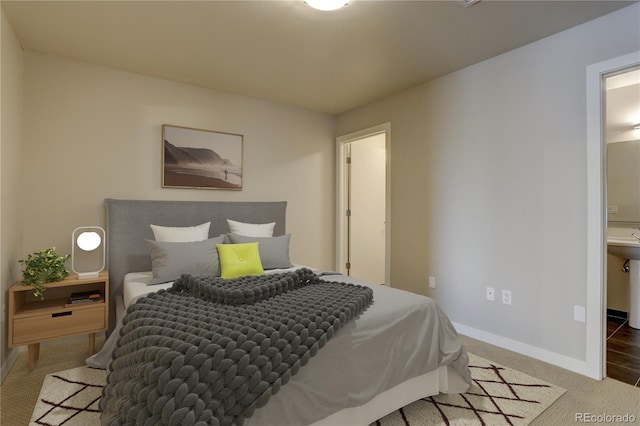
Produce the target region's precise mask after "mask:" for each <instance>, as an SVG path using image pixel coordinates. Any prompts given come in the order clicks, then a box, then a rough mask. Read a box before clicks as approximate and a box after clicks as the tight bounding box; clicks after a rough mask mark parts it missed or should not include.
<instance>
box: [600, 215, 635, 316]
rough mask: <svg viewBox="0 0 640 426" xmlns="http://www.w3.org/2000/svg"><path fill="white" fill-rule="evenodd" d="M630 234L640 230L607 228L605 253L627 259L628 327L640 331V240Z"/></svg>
mask: <svg viewBox="0 0 640 426" xmlns="http://www.w3.org/2000/svg"><path fill="white" fill-rule="evenodd" d="M632 234H636V235H640V230H639V229H636V228H615V227H609V228H607V251H608V252H609V253H611V254H613V255H615V256H619V257H621V258H623V259H625V260H626V259H629V261H628V264H629V268H628V269H627V272H628V273H629V326H630V327H632V328H636V329H640V239H638V238H636V237H634V236H633V235H632ZM625 263H626V262H625Z"/></svg>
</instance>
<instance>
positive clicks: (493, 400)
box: [30, 354, 565, 426]
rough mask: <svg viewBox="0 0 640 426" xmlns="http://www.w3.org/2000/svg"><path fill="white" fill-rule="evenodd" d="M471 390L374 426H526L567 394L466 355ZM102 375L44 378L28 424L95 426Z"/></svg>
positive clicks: (87, 371)
mask: <svg viewBox="0 0 640 426" xmlns="http://www.w3.org/2000/svg"><path fill="white" fill-rule="evenodd" d="M469 357H470V369H471V375H472V377H473V386H472V387H471V388H470V389H469V391H467V392H466V393H465V394H462V395H438V396H435V397H430V398H424V399H422V400H420V401H417V402H415V403H413V404H410V405H408V406H406V407H404V408H402V409H400V410H397V411H395V412H394V413H391V414H389V415H388V416H386V417H384V418H383V419H381V420H379V421H377V422H375V423H374V424H373V425H375V426H396V425H402V426H422V425H495V426H498V425H528V424H530V423H531V421H532V420H533V419H534V418H535V417H537V416H538V415H539V414H540V413H541V412H543V411H544V410H545V409H546V408H547V407H549V406H550V405H551V404H552V403H553V402H554V401H555V400H556V399H558V398H559V397H560V396H561V395H562V394H563V393H564V392H565V390H564V389H562V388H560V387H557V386H554V385H551V384H549V383H546V382H543V381H541V380H538V379H535V378H533V377H531V376H528V375H526V374H523V373H520V372H519V371H517V370H514V369H511V368H508V367H504V366H501V365H499V364H496V363H494V362H492V361H489V360H486V359H484V358H480V357H478V356H475V355H473V354H469ZM105 379H106V372H105V371H104V370H99V369H93V368H88V367H78V368H74V369H70V370H65V371H61V372H56V373H53V374H49V375H47V377H46V378H45V380H44V384H43V386H42V390H41V391H40V395H39V396H38V402H37V404H36V407H35V409H34V411H33V415H32V416H31V422H30V424H31V425H69V426H73V425H78V426H83V425H94V424H95V425H98V424H99V423H100V420H99V416H100V411H99V409H98V403H99V401H100V396H101V391H102V387H103V386H104V384H105Z"/></svg>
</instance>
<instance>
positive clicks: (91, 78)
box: [23, 53, 335, 268]
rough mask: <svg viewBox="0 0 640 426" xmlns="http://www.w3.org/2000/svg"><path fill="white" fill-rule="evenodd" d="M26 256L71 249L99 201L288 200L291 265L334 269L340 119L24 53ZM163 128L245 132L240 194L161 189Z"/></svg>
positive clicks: (94, 219)
mask: <svg viewBox="0 0 640 426" xmlns="http://www.w3.org/2000/svg"><path fill="white" fill-rule="evenodd" d="M24 104H25V115H24V116H25V122H26V123H28V125H26V126H25V131H24V149H25V169H24V178H25V183H24V205H25V213H24V240H23V241H24V252H25V253H29V252H32V251H35V250H39V249H40V248H44V247H49V246H56V247H57V248H58V249H59V251H60V252H61V253H68V252H69V251H70V247H71V244H70V238H71V237H70V235H71V232H72V230H73V229H74V228H75V227H77V226H81V225H92V224H98V225H104V221H105V219H104V207H103V200H104V198H107V197H110V198H125V199H171V200H257V201H262V200H286V201H288V203H289V204H288V209H287V230H288V231H289V232H291V233H292V234H293V236H292V242H291V253H292V260H293V261H294V262H297V263H302V264H307V265H313V266H317V267H320V268H332V267H333V263H334V254H333V253H334V242H335V236H334V231H333V230H334V222H335V218H334V216H335V214H334V205H335V202H334V189H335V178H334V169H335V166H334V157H335V154H334V120H335V119H334V118H333V117H332V116H329V115H325V114H319V113H314V112H309V111H305V110H301V109H297V108H292V107H287V106H283V105H279V104H275V103H270V102H266V101H261V100H256V99H251V98H247V97H242V96H237V95H233V94H228V93H222V92H217V91H212V90H208V89H203V88H200V87H195V86H190V85H185V84H181V83H175V82H170V81H166V80H161V79H157V78H152V77H146V76H142V75H138V74H133V73H128V72H122V71H117V70H113V69H109V68H105V67H101V66H95V65H90V64H87V63H81V62H76V61H72V60H68V59H63V58H60V57H56V56H50V55H41V54H37V53H25V101H24ZM163 123H166V124H174V125H179V126H186V127H193V128H199V129H207V130H217V131H222V132H229V133H237V134H242V135H244V164H243V166H244V180H243V186H244V188H243V190H242V191H222V190H197V189H169V188H162V187H161V155H162V151H161V149H162V143H161V126H162V124H163Z"/></svg>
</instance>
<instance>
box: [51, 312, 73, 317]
mask: <svg viewBox="0 0 640 426" xmlns="http://www.w3.org/2000/svg"><path fill="white" fill-rule="evenodd" d="M72 313H73V311H67V312H58V313H56V314H51V318H56V317H65V316H67V315H71V314H72Z"/></svg>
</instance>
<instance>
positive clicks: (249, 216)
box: [104, 198, 287, 329]
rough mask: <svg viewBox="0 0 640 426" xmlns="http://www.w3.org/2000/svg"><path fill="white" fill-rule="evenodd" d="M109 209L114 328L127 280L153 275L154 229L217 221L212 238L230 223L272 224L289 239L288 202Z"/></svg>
mask: <svg viewBox="0 0 640 426" xmlns="http://www.w3.org/2000/svg"><path fill="white" fill-rule="evenodd" d="M104 203H105V207H106V210H107V269H108V270H109V290H110V300H109V302H110V306H111V307H112V308H111V311H112V312H110V313H109V324H110V326H111V327H110V328H111V329H113V327H114V326H115V306H116V303H115V298H116V297H120V296H121V295H122V283H123V279H124V276H125V275H126V274H127V273H129V272H142V271H150V270H151V257H150V255H149V249H148V247H147V244H146V242H145V239H149V240H152V239H153V232H152V231H151V228H150V227H149V225H150V224H154V225H161V226H194V225H199V224H201V223H204V222H211V227H210V229H209V237H215V236H218V235H220V234H226V233H227V232H229V228H228V226H227V219H232V220H237V221H239V222H246V223H270V222H275V223H276V226H275V229H274V231H273V235H274V236H275V235H283V234H284V233H285V223H286V208H287V202H286V201H274V202H270V201H267V202H257V201H256V202H249V201H247V202H244V201H238V202H234V201H149V200H114V199H111V198H107V199H105V201H104Z"/></svg>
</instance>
